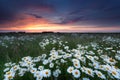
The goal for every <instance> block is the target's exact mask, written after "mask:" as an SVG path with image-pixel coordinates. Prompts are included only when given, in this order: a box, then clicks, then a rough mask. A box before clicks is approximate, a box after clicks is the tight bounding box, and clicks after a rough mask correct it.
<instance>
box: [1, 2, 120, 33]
mask: <svg viewBox="0 0 120 80" xmlns="http://www.w3.org/2000/svg"><path fill="white" fill-rule="evenodd" d="M9 31H26V32H42V31H54V32H120V0H0V32H9Z"/></svg>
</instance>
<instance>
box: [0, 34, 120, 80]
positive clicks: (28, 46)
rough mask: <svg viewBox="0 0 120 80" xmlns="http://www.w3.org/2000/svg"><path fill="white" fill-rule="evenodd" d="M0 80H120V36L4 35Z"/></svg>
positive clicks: (1, 42) (0, 56) (1, 38)
mask: <svg viewBox="0 0 120 80" xmlns="http://www.w3.org/2000/svg"><path fill="white" fill-rule="evenodd" d="M0 80H120V34H118V33H116V34H115V33H114V34H102V33H101V34H87V33H86V34H85V33H84V34H78V33H68V34H67V33H66V34H63V33H59V34H57V33H56V34H55V33H46V34H1V35H0Z"/></svg>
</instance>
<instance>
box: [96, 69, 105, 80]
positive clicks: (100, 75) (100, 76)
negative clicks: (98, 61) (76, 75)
mask: <svg viewBox="0 0 120 80" xmlns="http://www.w3.org/2000/svg"><path fill="white" fill-rule="evenodd" d="M94 72H95V73H96V74H97V76H98V77H99V78H101V79H106V77H105V75H103V74H102V73H101V72H100V71H97V70H95V71H94Z"/></svg>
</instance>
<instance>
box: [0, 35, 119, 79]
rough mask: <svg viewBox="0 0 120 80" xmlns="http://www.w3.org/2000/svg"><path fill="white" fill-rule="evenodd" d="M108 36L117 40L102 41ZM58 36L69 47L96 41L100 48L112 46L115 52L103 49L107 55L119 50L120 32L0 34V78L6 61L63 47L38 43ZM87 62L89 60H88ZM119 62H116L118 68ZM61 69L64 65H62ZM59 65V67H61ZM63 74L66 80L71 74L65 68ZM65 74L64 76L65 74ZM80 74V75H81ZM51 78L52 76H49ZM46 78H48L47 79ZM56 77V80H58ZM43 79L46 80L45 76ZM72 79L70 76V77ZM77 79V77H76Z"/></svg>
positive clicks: (90, 49)
mask: <svg viewBox="0 0 120 80" xmlns="http://www.w3.org/2000/svg"><path fill="white" fill-rule="evenodd" d="M12 37H13V38H12ZM104 37H105V39H106V37H110V38H113V39H112V40H118V41H108V42H106V40H105V41H103V38H104ZM56 38H60V40H61V41H63V42H65V41H67V42H68V43H65V44H66V45H67V46H69V48H70V49H73V48H77V46H76V45H77V44H81V45H83V46H86V45H89V44H90V43H97V44H99V46H100V49H103V48H107V47H112V48H113V49H114V50H115V52H112V53H111V51H110V50H104V51H103V52H104V53H103V54H106V55H109V56H110V57H113V58H115V54H116V51H118V50H120V44H119V42H120V34H77V33H76V34H23V35H20V34H16V35H1V36H0V41H1V42H0V80H2V79H3V77H4V72H3V70H4V68H5V66H4V64H5V63H7V62H15V63H18V62H19V61H20V60H21V58H23V57H25V56H31V57H37V56H40V55H42V54H47V55H49V53H50V50H52V48H53V47H55V48H56V50H57V49H61V48H62V49H64V48H63V47H59V44H58V43H55V44H49V45H47V46H46V47H45V49H42V48H41V47H40V45H39V43H40V42H42V40H43V39H56ZM87 51H94V52H96V53H97V51H96V50H93V48H92V47H89V48H88V49H87ZM98 56H99V55H98ZM88 62H89V61H88ZM119 64H120V62H119V61H118V63H117V64H116V66H118V67H119V68H120V65H119ZM62 66H63V69H64V68H65V67H66V66H64V65H62ZM62 66H61V67H62ZM63 71H65V72H64V74H61V78H59V79H64V80H67V79H69V78H70V77H71V76H67V73H66V70H63ZM65 75H66V76H65ZM81 75H82V76H84V77H85V76H86V77H88V76H87V75H86V74H84V73H81ZM82 76H81V77H82ZM89 78H90V79H92V78H91V77H89ZM49 79H51V80H53V76H52V77H51V78H49ZM49 79H48V80H49ZM59 79H58V80H59ZM94 79H96V80H97V79H98V77H94ZM16 80H35V78H34V77H33V76H32V75H31V74H30V73H26V74H25V76H24V77H17V78H16ZM45 80H47V79H46V78H45ZM71 80H72V77H71ZM76 80H77V79H76Z"/></svg>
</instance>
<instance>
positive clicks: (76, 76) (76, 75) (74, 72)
mask: <svg viewBox="0 0 120 80" xmlns="http://www.w3.org/2000/svg"><path fill="white" fill-rule="evenodd" d="M72 75H73V76H74V77H75V78H79V77H80V71H79V70H77V69H75V70H73V71H72Z"/></svg>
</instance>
